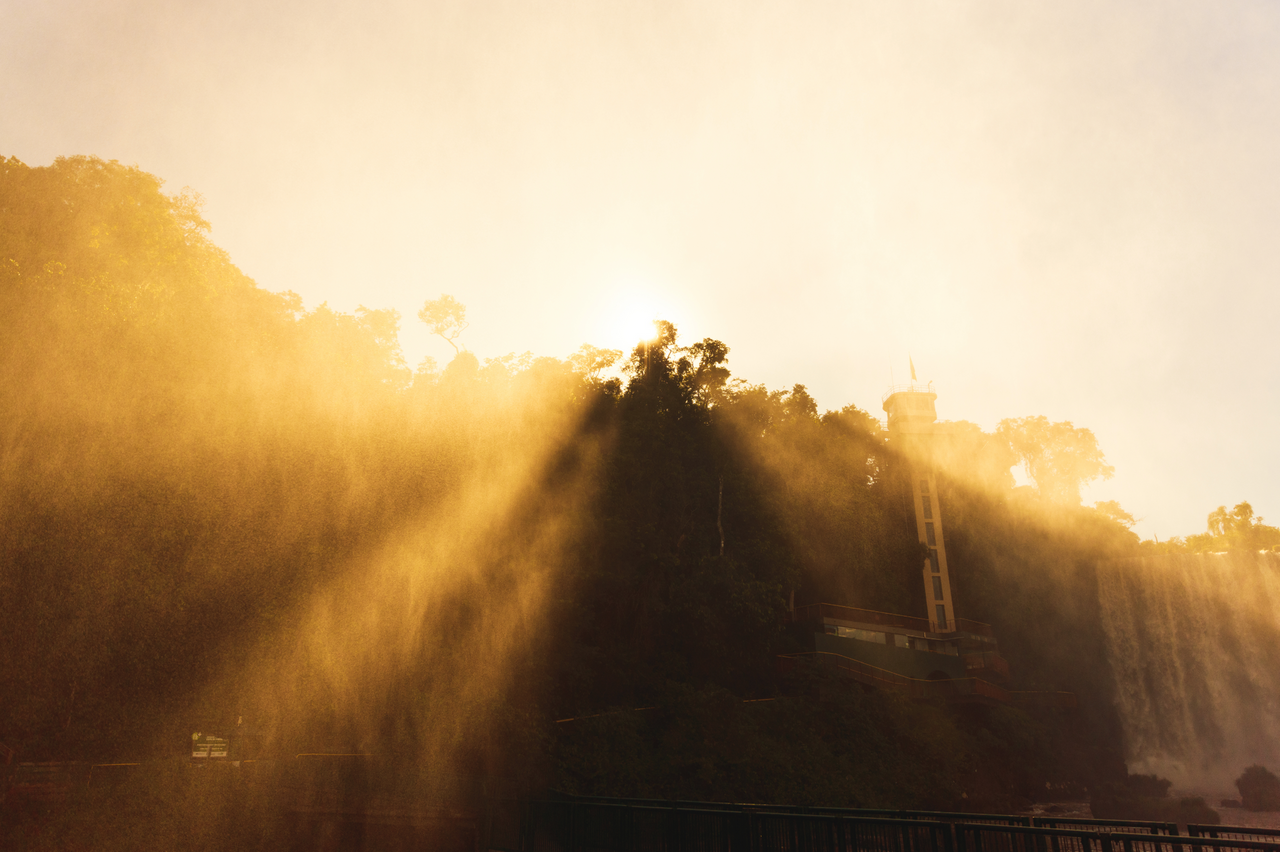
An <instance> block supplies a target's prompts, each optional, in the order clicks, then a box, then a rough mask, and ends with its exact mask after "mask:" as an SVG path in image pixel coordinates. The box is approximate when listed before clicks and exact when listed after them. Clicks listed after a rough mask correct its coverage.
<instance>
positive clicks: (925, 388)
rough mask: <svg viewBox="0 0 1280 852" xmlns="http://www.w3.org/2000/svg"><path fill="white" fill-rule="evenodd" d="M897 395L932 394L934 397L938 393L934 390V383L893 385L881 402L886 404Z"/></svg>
mask: <svg viewBox="0 0 1280 852" xmlns="http://www.w3.org/2000/svg"><path fill="white" fill-rule="evenodd" d="M895 393H931V394H933V395H934V396H937V395H938V392H937V391H935V390H934V389H933V382H929V383H927V384H923V385H922V384H920V383H918V382H909V383H908V384H905V385H892V386H891V387H890V388H889V389H888V390H887V391H885V392H884V396H882V397H880V401H881V402H884V401H885V400H886V399H888V398H889V397H891V396H893V395H894V394H895Z"/></svg>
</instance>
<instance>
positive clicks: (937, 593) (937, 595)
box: [933, 577, 942, 601]
mask: <svg viewBox="0 0 1280 852" xmlns="http://www.w3.org/2000/svg"><path fill="white" fill-rule="evenodd" d="M933 599H934V600H935V601H940V600H942V578H941V577H934V578H933Z"/></svg>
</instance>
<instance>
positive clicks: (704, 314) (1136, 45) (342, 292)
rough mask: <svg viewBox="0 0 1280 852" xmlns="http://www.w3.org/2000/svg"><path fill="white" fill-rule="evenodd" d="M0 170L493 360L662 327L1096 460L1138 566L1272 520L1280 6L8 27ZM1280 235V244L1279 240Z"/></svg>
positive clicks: (238, 19)
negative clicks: (905, 389) (182, 217)
mask: <svg viewBox="0 0 1280 852" xmlns="http://www.w3.org/2000/svg"><path fill="white" fill-rule="evenodd" d="M0 154H6V155H13V156H17V157H18V158H19V159H21V160H22V161H23V162H25V163H27V164H29V165H33V166H34V165H47V164H49V163H50V162H52V160H53V158H54V157H56V156H59V155H67V154H93V155H97V156H100V157H104V158H107V159H117V160H120V161H122V162H124V163H129V164H137V165H139V166H140V167H142V168H143V169H145V170H147V171H149V172H152V173H154V174H156V175H159V176H160V177H162V178H164V179H165V180H166V181H167V182H168V183H167V186H168V188H169V189H171V190H174V191H176V190H178V189H179V188H181V187H183V186H184V185H189V186H191V187H193V188H195V189H197V190H198V191H200V192H201V193H203V195H204V196H205V198H206V201H207V205H206V208H205V210H206V216H207V218H209V219H210V220H211V221H212V223H213V238H214V240H215V241H216V242H217V243H218V244H219V245H221V246H222V247H223V248H225V249H227V250H228V251H229V252H230V254H231V256H232V258H233V260H234V261H235V262H236V263H237V264H238V265H239V266H240V267H241V268H242V269H243V270H244V271H245V272H246V273H248V274H249V275H250V276H252V277H253V278H254V279H255V280H256V281H257V282H258V283H259V284H260V285H262V286H263V287H266V288H268V289H271V290H286V289H289V290H294V291H296V292H298V293H300V294H301V295H302V297H303V299H304V301H305V302H306V304H307V306H308V307H314V306H316V305H318V304H319V303H321V302H324V301H327V302H328V303H329V304H330V305H331V306H332V307H334V308H337V309H341V310H352V309H354V308H355V307H356V306H357V305H358V304H364V305H366V306H369V307H395V308H397V309H399V310H400V312H401V314H402V315H403V317H404V322H403V330H402V340H403V342H404V347H405V351H406V356H407V357H408V359H409V361H410V362H411V364H416V362H417V361H418V360H420V359H421V358H422V357H423V356H424V355H428V354H429V355H431V356H433V357H435V358H436V359H437V360H439V361H441V362H444V361H446V360H447V359H448V356H450V355H451V354H452V350H450V349H449V348H448V347H447V346H446V345H445V344H444V343H442V342H440V341H438V340H435V341H433V340H431V339H429V338H428V337H427V336H426V334H425V329H424V327H423V326H422V324H421V323H419V322H418V320H417V319H416V313H417V310H418V308H419V307H420V306H421V304H422V302H423V301H424V299H427V298H433V297H435V296H437V295H439V294H440V293H442V292H447V293H452V294H453V295H455V296H456V297H457V298H458V299H459V300H460V301H462V302H463V303H465V304H466V305H467V308H468V317H469V319H470V320H471V328H470V329H469V330H468V331H467V332H466V335H465V337H464V341H465V342H466V344H467V345H468V347H469V348H470V349H471V350H472V351H474V352H475V353H476V354H477V355H479V356H480V357H482V358H483V357H488V356H494V355H501V354H505V353H507V352H512V351H514V352H523V351H525V350H532V351H533V352H534V353H536V354H544V355H557V356H564V355H566V354H568V353H570V352H571V351H573V350H574V349H576V348H577V347H578V346H579V345H580V344H582V343H584V342H590V343H593V344H596V345H601V346H605V345H607V346H612V347H616V348H621V347H623V346H625V345H627V344H628V343H629V342H631V340H632V338H633V337H634V334H631V335H630V336H629V334H628V329H634V328H635V327H636V325H637V323H638V322H641V321H643V320H645V319H649V318H652V316H653V315H654V314H657V315H661V316H662V317H665V318H669V319H671V320H673V321H674V322H675V323H676V324H677V325H678V326H679V328H680V331H681V335H682V338H683V339H684V340H686V341H692V340H695V339H699V338H702V337H705V336H710V337H715V338H718V339H720V340H723V341H724V342H726V343H727V344H729V346H730V347H731V348H732V354H731V356H730V366H731V367H732V368H733V370H734V372H735V374H736V375H739V376H742V377H745V378H747V379H749V380H751V381H753V382H764V383H765V384H767V385H769V386H770V387H789V386H790V385H792V384H794V383H796V382H802V383H805V384H806V385H808V386H809V388H810V390H811V392H812V393H813V394H814V396H815V397H816V398H817V400H818V402H819V405H820V406H821V407H823V408H839V407H841V406H844V405H847V404H849V403H856V404H857V405H859V406H860V407H863V408H866V409H869V410H872V411H873V412H875V413H877V414H880V413H881V412H880V397H881V394H882V392H883V391H884V389H885V388H886V386H888V385H889V383H890V378H891V371H892V376H893V378H895V379H897V380H898V381H903V380H904V379H905V378H906V377H907V376H906V372H907V366H906V365H907V357H908V355H910V356H911V357H912V358H913V359H914V360H915V363H916V366H917V368H918V370H919V373H920V376H921V378H922V379H932V380H933V381H934V383H935V387H936V388H937V389H938V392H939V399H938V410H939V414H940V416H941V417H943V418H946V419H967V420H972V421H975V422H977V423H979V424H981V425H982V426H983V427H985V428H988V429H990V428H993V427H994V426H995V424H996V423H997V421H999V420H1000V419H1001V418H1004V417H1016V416H1024V415H1029V414H1044V415H1047V416H1048V417H1050V418H1051V419H1054V420H1071V421H1073V422H1074V423H1076V424H1077V425H1080V426H1087V427H1089V428H1091V429H1093V431H1094V432H1095V433H1096V434H1097V436H1098V439H1099V441H1100V443H1101V445H1102V448H1103V450H1104V451H1105V452H1106V454H1107V457H1108V459H1109V461H1110V462H1111V463H1112V464H1114V465H1115V467H1116V471H1117V472H1116V476H1115V478H1114V479H1113V480H1111V481H1110V482H1106V483H1102V484H1099V485H1096V486H1095V487H1093V488H1092V489H1090V490H1089V491H1087V492H1086V500H1087V501H1093V500H1098V499H1118V500H1120V502H1121V503H1122V504H1123V505H1124V506H1125V507H1126V508H1127V509H1129V510H1130V511H1131V512H1132V513H1133V514H1134V515H1136V516H1139V517H1142V518H1144V519H1145V520H1144V521H1143V522H1142V523H1141V525H1140V526H1139V531H1140V532H1142V533H1143V535H1144V536H1149V535H1151V534H1152V533H1156V534H1158V535H1160V536H1161V537H1165V536H1168V535H1172V534H1183V533H1189V532H1199V531H1203V529H1204V525H1205V515H1206V514H1207V513H1208V512H1209V511H1210V510H1211V509H1213V508H1214V507H1216V506H1218V505H1219V504H1222V503H1226V504H1228V505H1230V504H1233V503H1235V502H1238V501H1240V500H1245V499H1247V500H1250V501H1251V502H1252V503H1253V505H1254V507H1255V509H1256V510H1257V511H1259V512H1260V513H1261V514H1263V515H1264V516H1267V517H1268V518H1269V520H1271V521H1273V522H1280V481H1278V478H1277V473H1280V447H1278V446H1277V441H1276V439H1275V433H1276V424H1277V419H1278V417H1280V369H1278V364H1277V358H1276V355H1275V354H1274V353H1275V352H1276V348H1277V347H1276V336H1277V333H1278V329H1280V310H1278V309H1280V293H1278V292H1277V287H1276V282H1277V273H1278V272H1280V239H1277V238H1276V237H1277V231H1278V229H1280V228H1278V226H1280V4H1277V3H1274V2H1223V1H1222V0H1214V1H1213V2H1207V0H1206V2H1202V3H1195V4H1188V3H1175V2H1170V0H1161V1H1160V2H1149V3H1148V2H1130V3H1123V2H1115V0H1107V2H1096V3H1090V2H1082V0H1073V2H1071V3H1060V2H1058V3H1049V2H1045V3H1028V2H1019V3H1000V2H988V3H964V2H958V0H947V2H911V3H900V2H886V1H885V0H882V2H875V3H870V2H864V3H859V2H852V0H841V2H830V3H822V2H807V3H806V2H795V0H791V2H777V3H760V2H749V1H748V0H734V2H724V3H712V2H705V3H664V2H654V1H653V0H646V2H604V1H603V0H590V2H580V3H562V2H530V1H529V0H525V2H511V3H486V2H457V3H446V2H437V3H430V2H412V3H409V2H404V3H384V4H381V5H379V6H374V5H372V4H367V3H335V2H325V0H320V2H316V0H310V2H306V3H300V2H288V0H286V2H278V3H274V4H263V3H260V2H252V3H250V2H244V1H243V0H223V2H220V3H216V4H215V3H180V2H129V0H115V2H112V3H101V2H87V0H84V2H71V0H66V2H33V0H9V2H7V3H6V4H5V14H4V25H3V27H0ZM1269 235H1270V236H1269Z"/></svg>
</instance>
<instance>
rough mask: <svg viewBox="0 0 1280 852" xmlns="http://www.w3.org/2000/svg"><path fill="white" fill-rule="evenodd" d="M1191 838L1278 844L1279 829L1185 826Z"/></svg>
mask: <svg viewBox="0 0 1280 852" xmlns="http://www.w3.org/2000/svg"><path fill="white" fill-rule="evenodd" d="M1187 834H1189V835H1191V836H1192V837H1208V838H1210V839H1213V840H1253V841H1261V842H1263V843H1280V828H1257V827H1254V826H1249V825H1199V824H1197V823H1192V824H1191V825H1188V826H1187Z"/></svg>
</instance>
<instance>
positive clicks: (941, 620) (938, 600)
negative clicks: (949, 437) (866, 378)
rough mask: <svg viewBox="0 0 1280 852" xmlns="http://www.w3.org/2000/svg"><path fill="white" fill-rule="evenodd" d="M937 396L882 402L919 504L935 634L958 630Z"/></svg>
mask: <svg viewBox="0 0 1280 852" xmlns="http://www.w3.org/2000/svg"><path fill="white" fill-rule="evenodd" d="M937 399H938V395H937V394H936V393H934V392H933V387H932V384H929V385H918V384H909V385H898V386H895V387H892V388H889V390H888V391H887V392H886V393H885V395H884V396H883V397H882V398H881V402H882V403H883V407H884V411H885V413H886V414H888V415H889V417H888V420H889V423H888V433H889V434H888V439H889V442H890V444H894V445H897V446H898V447H900V448H901V449H902V450H903V456H904V457H905V458H907V459H909V460H910V461H909V462H908V463H909V464H910V465H911V470H910V482H911V499H912V502H913V504H914V505H915V514H916V537H917V538H918V539H919V540H920V543H921V544H923V545H925V546H927V547H928V548H929V555H928V557H927V558H926V559H925V561H924V565H923V566H922V568H921V579H922V581H923V583H924V597H925V601H926V611H927V612H928V613H929V622H930V624H931V625H932V627H933V630H934V632H937V633H947V632H950V631H952V630H954V629H955V606H954V605H953V604H952V601H951V574H950V571H948V569H947V545H946V539H945V537H944V536H943V533H942V506H941V504H939V502H938V483H937V479H936V477H935V476H934V472H933V465H932V464H930V463H928V461H927V459H929V458H930V457H931V455H932V454H931V453H930V452H929V450H930V447H929V443H930V442H931V441H932V438H933V431H934V424H935V423H937V421H938V412H937V409H936V408H935V407H934V402H935V401H936V400H937Z"/></svg>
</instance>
